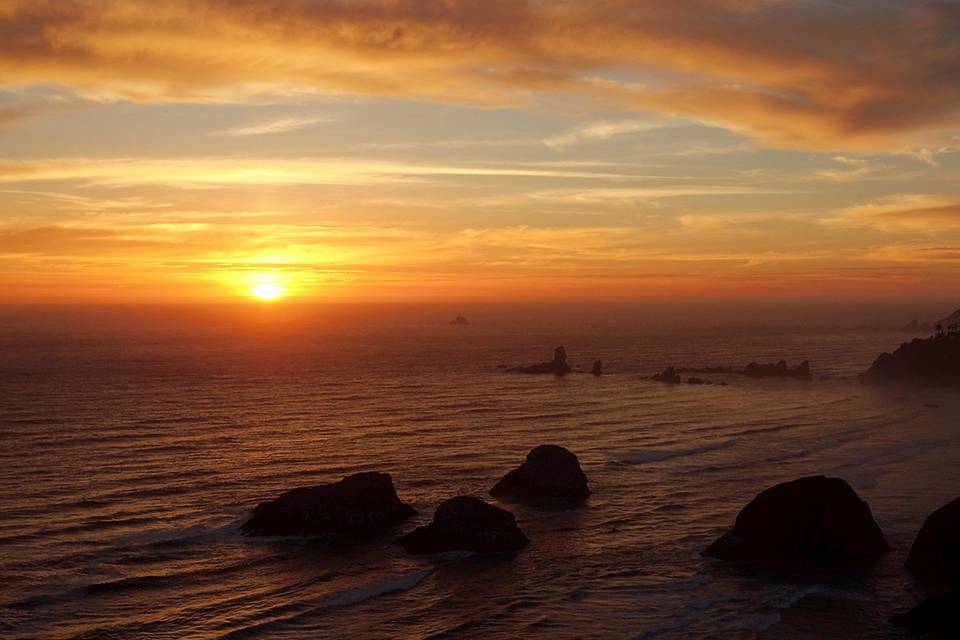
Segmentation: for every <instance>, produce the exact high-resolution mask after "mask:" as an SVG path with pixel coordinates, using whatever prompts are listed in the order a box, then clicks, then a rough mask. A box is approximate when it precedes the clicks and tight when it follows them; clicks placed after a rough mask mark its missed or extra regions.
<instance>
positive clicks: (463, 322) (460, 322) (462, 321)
mask: <svg viewBox="0 0 960 640" xmlns="http://www.w3.org/2000/svg"><path fill="white" fill-rule="evenodd" d="M450 324H456V325H466V324H470V321H469V320H467V319H466V318H465V317H464V315H463V314H462V313H458V314H457V317H456V318H454V319H453V320H451V321H450Z"/></svg>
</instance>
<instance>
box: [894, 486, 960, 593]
mask: <svg viewBox="0 0 960 640" xmlns="http://www.w3.org/2000/svg"><path fill="white" fill-rule="evenodd" d="M906 568H907V570H908V571H909V572H910V573H912V574H913V575H914V576H915V577H917V578H918V579H919V580H920V581H921V582H924V583H927V584H933V585H938V586H952V587H960V498H957V499H956V500H953V501H951V502H949V503H947V504H945V505H944V506H942V507H940V508H939V509H937V510H936V511H934V512H933V513H932V514H930V516H929V517H928V518H927V519H926V521H925V522H924V523H923V527H921V528H920V533H918V534H917V539H916V540H914V542H913V546H912V547H910V555H909V556H907V562H906Z"/></svg>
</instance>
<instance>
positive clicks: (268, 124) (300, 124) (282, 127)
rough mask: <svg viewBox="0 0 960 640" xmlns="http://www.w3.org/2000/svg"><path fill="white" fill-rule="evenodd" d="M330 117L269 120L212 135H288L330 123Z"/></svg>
mask: <svg viewBox="0 0 960 640" xmlns="http://www.w3.org/2000/svg"><path fill="white" fill-rule="evenodd" d="M330 120H331V119H330V118H328V117H314V118H280V119H278V120H267V121H263V122H255V123H251V124H248V125H243V126H240V127H234V128H231V129H222V130H220V131H214V132H213V133H212V135H217V136H264V135H270V134H275V133H288V132H290V131H298V130H300V129H308V128H310V127H315V126H317V125H319V124H323V123H326V122H330Z"/></svg>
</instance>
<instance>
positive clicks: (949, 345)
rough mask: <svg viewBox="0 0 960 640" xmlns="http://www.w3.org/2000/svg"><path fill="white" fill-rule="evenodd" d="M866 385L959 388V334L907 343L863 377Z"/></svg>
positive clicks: (883, 358) (943, 334) (877, 360)
mask: <svg viewBox="0 0 960 640" xmlns="http://www.w3.org/2000/svg"><path fill="white" fill-rule="evenodd" d="M860 381H861V382H864V383H867V384H883V383H907V384H922V385H958V384H960V333H957V332H953V333H938V334H937V335H935V336H933V337H931V338H926V339H920V338H916V339H914V340H912V341H911V342H906V343H904V344H902V345H900V347H899V348H898V349H897V350H896V351H894V352H893V353H882V354H880V356H879V357H878V358H877V359H876V360H874V362H873V364H872V365H870V368H869V369H868V370H867V371H865V372H864V373H862V374H860Z"/></svg>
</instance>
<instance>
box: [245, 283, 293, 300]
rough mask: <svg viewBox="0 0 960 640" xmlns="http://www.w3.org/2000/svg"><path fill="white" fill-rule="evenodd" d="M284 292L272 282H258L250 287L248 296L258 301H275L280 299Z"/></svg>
mask: <svg viewBox="0 0 960 640" xmlns="http://www.w3.org/2000/svg"><path fill="white" fill-rule="evenodd" d="M285 292H286V290H285V289H284V288H283V287H282V286H280V285H279V284H276V283H274V282H258V283H257V284H255V285H253V286H252V287H250V294H251V295H253V297H255V298H257V299H259V300H266V301H270V300H276V299H278V298H282V297H283V294H284V293H285Z"/></svg>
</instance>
